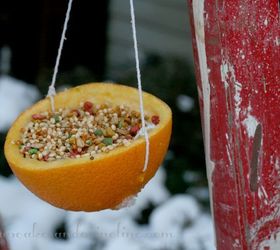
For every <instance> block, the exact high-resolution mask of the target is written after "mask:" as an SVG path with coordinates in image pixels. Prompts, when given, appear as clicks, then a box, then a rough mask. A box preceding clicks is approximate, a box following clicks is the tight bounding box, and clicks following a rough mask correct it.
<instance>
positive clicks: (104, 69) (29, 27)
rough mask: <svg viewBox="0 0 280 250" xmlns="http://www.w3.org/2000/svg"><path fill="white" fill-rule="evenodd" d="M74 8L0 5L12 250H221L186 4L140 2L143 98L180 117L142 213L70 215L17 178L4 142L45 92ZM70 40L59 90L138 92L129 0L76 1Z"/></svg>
mask: <svg viewBox="0 0 280 250" xmlns="http://www.w3.org/2000/svg"><path fill="white" fill-rule="evenodd" d="M67 3H68V1H67V0H60V1H54V0H36V1H35V0H31V1H28V3H27V2H26V1H18V0H10V1H1V2H0V144H1V147H0V217H2V222H3V225H4V228H5V234H6V238H7V241H8V243H9V247H10V249H12V250H19V249H20V250H25V249H26V250H30V249H38V250H43V249H46V250H47V249H48V250H49V249H54V250H56V249H57V250H60V249H61V250H63V249H73V250H74V249H75V250H76V249H77V250H86V249H91V250H93V249H96V250H103V249H104V250H114V249H118V250H119V249H121V250H126V249H128V250H134V249H135V250H138V249H139V250H140V249H143V250H157V249H161V250H164V249H166V250H169V249H170V250H171V249H174V250H181V249H182V250H210V249H214V234H213V228H212V227H213V226H212V221H211V217H210V208H209V194H208V188H207V180H206V173H205V169H206V168H205V162H204V151H203V141H202V132H201V125H200V116H199V104H198V98H197V90H196V84H195V77H194V66H193V59H192V45H191V39H192V38H191V32H190V25H189V17H188V9H187V4H186V1H185V0H172V1H170V0H141V1H140V0H135V10H136V13H135V14H136V25H137V35H138V43H139V52H140V63H141V70H142V81H143V89H144V90H145V91H147V92H150V93H152V94H154V95H156V96H158V97H160V98H161V99H163V100H164V101H165V102H167V103H168V104H169V106H170V107H171V109H172V111H173V115H174V116H173V123H174V126H173V134H172V140H171V143H170V147H169V151H168V153H167V155H166V159H165V161H164V163H163V165H162V167H161V168H160V170H159V171H158V173H157V175H156V176H155V178H153V179H152V181H151V182H150V183H149V184H148V185H147V186H146V187H145V188H144V189H143V191H142V192H141V193H140V194H139V195H138V197H136V198H135V204H134V205H133V206H131V207H128V208H124V209H121V210H119V211H111V210H106V211H101V212H98V213H83V212H76V213H73V212H67V211H63V210H61V209H57V208H54V207H52V206H50V205H48V204H46V203H45V202H43V201H41V200H39V199H38V198H36V197H35V196H34V195H33V194H31V193H30V192H29V191H27V190H26V189H25V188H24V187H23V186H22V185H21V184H20V183H19V182H18V181H17V180H16V178H14V177H13V175H12V173H11V171H10V169H9V167H8V165H7V163H6V160H5V157H4V153H3V146H4V141H5V136H6V133H7V130H8V128H9V126H10V125H11V123H12V122H13V120H14V119H15V118H16V117H17V116H18V114H19V113H20V112H21V111H23V110H24V109H25V108H27V107H28V106H30V105H32V103H34V102H36V101H37V100H39V99H40V98H44V97H45V95H46V93H47V90H48V85H49V83H50V81H51V77H52V74H53V67H54V64H55V59H56V55H57V49H58V45H59V40H60V36H61V32H62V26H63V22H64V17H65V13H66V8H67ZM66 37H67V39H66V41H65V45H64V49H63V53H62V58H61V62H60V68H59V73H58V78H57V88H58V89H60V90H63V89H65V88H67V87H70V86H76V85H79V84H82V83H87V82H95V81H110V82H112V81H113V82H118V83H122V84H126V85H130V86H134V87H136V86H137V84H136V72H135V61H134V60H135V59H134V50H133V41H132V33H131V24H130V9H129V0H103V1H90V0H84V1H75V0H74V2H73V6H72V12H71V17H70V21H69V25H68V30H67V34H66ZM0 249H1V234H0Z"/></svg>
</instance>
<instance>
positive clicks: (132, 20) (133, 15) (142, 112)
mask: <svg viewBox="0 0 280 250" xmlns="http://www.w3.org/2000/svg"><path fill="white" fill-rule="evenodd" d="M130 14H131V26H132V34H133V42H134V52H135V62H136V72H137V85H138V93H139V106H140V113H141V122H142V131H143V133H144V137H145V142H146V145H145V146H146V150H145V151H146V152H145V162H144V168H143V172H145V171H146V170H147V167H148V163H149V151H150V141H149V136H148V132H147V127H146V122H145V111H144V103H143V91H142V81H141V71H140V63H139V52H138V42H137V34H136V24H135V11H134V3H133V0H130Z"/></svg>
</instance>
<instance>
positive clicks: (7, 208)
mask: <svg viewBox="0 0 280 250" xmlns="http://www.w3.org/2000/svg"><path fill="white" fill-rule="evenodd" d="M39 97H40V95H39V92H38V90H37V89H36V88H35V87H33V86H31V85H28V84H26V83H24V82H21V81H19V80H16V79H13V78H11V77H9V76H1V77H0V107H1V109H0V131H6V130H7V129H8V127H9V126H10V125H11V123H12V122H13V120H14V119H15V118H16V117H17V116H18V114H19V113H20V112H21V111H23V110H24V109H25V108H27V107H28V106H30V105H31V104H32V103H33V102H34V101H36V100H37V99H38V98H39ZM178 103H179V108H180V109H181V110H182V111H184V112H187V111H188V110H190V109H191V108H192V105H193V104H192V101H191V100H190V99H188V98H186V96H181V97H180V98H179V99H178ZM167 157H169V158H172V157H174V156H173V155H172V152H169V153H168V155H167ZM0 167H1V166H0ZM187 177H188V176H187V175H186V178H187ZM189 177H191V178H189V179H191V180H192V181H193V179H195V178H196V176H194V175H192V176H189ZM165 178H166V173H165V171H164V170H163V168H161V169H160V170H159V171H158V172H157V174H156V176H155V177H154V178H153V179H152V180H151V181H150V182H149V183H148V184H147V185H146V186H145V188H144V189H143V190H142V192H141V193H140V194H138V196H137V197H131V199H130V200H128V201H127V205H130V206H128V207H125V208H122V209H120V210H114V211H113V210H104V211H100V212H92V213H85V212H67V211H64V210H61V209H58V208H55V207H53V206H51V205H49V204H47V203H46V202H44V201H42V200H40V199H38V198H37V197H36V196H34V195H33V194H32V193H31V192H29V191H28V190H27V189H26V188H25V187H24V186H23V185H22V184H21V183H20V182H19V181H18V180H17V179H16V178H15V177H10V178H4V177H1V176H0V190H1V192H0V216H2V218H3V221H4V226H5V229H6V232H5V233H6V237H7V239H8V242H9V244H10V249H11V250H30V249H36V250H49V249H54V250H93V249H95V250H119V249H121V250H163V249H165V250H173V249H174V250H177V249H182V250H213V249H214V233H213V226H212V220H211V217H210V215H209V214H207V213H204V212H202V210H201V208H200V206H199V204H198V202H197V200H196V198H194V196H191V195H187V194H180V195H175V196H172V195H171V194H170V193H169V192H168V190H167V189H166V187H165V184H164V183H165ZM198 191H199V190H198ZM198 193H201V192H198ZM204 193H205V196H206V198H207V191H205V192H204ZM150 205H153V206H154V207H155V209H154V210H153V211H152V213H151V215H150V218H149V223H148V224H144V225H140V224H138V223H137V221H136V220H137V219H138V218H139V217H140V216H141V212H142V211H143V210H144V209H146V208H148V207H149V206H150ZM61 223H65V227H66V231H67V240H59V239H58V238H60V236H59V235H58V234H56V233H55V229H56V228H57V227H58V226H59V225H61Z"/></svg>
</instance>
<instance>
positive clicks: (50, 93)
mask: <svg viewBox="0 0 280 250" xmlns="http://www.w3.org/2000/svg"><path fill="white" fill-rule="evenodd" d="M72 3H73V0H69V1H68V6H67V12H66V15H65V20H64V25H63V30H62V34H61V38H60V43H59V48H58V52H57V56H56V61H55V67H54V72H53V76H52V82H51V85H50V86H49V91H48V95H47V96H48V97H49V98H50V100H51V108H52V112H55V104H54V96H55V95H56V91H55V82H56V77H57V72H58V67H59V63H60V58H61V53H62V49H63V45H64V41H65V40H66V36H65V35H66V30H67V25H68V21H69V18H70V13H71V8H72Z"/></svg>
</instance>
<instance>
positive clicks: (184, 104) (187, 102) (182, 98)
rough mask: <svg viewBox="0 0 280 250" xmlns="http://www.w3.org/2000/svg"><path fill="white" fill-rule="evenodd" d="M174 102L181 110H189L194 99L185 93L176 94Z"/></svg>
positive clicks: (192, 105)
mask: <svg viewBox="0 0 280 250" xmlns="http://www.w3.org/2000/svg"><path fill="white" fill-rule="evenodd" d="M176 104H177V107H178V108H179V110H181V111H182V112H189V111H191V110H192V108H193V107H194V100H193V99H192V98H191V97H189V96H187V95H178V96H177V100H176Z"/></svg>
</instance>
